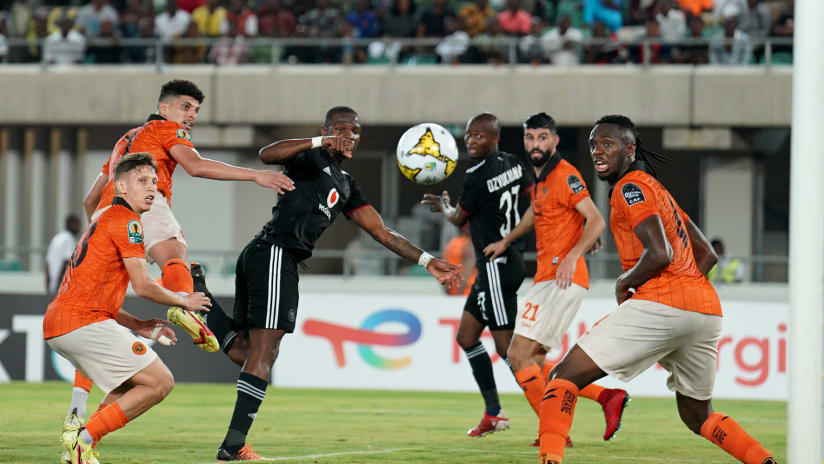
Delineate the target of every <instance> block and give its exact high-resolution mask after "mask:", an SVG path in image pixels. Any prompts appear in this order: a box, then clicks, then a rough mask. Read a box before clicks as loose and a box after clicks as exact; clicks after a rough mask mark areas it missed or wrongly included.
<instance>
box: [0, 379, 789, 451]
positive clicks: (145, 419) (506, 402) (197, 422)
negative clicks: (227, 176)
mask: <svg viewBox="0 0 824 464" xmlns="http://www.w3.org/2000/svg"><path fill="white" fill-rule="evenodd" d="M70 391H71V385H70V384H67V383H57V382H48V383H43V384H26V383H19V382H13V383H6V384H0V408H2V409H0V411H2V414H0V437H2V439H0V462H2V463H57V462H58V461H59V454H60V451H61V449H60V444H59V442H58V435H59V431H60V428H61V424H62V420H63V416H64V415H65V413H66V409H67V408H68V403H69V399H70V395H71V393H70ZM100 399H101V392H100V391H99V390H97V389H96V388H95V389H93V390H92V394H91V396H90V398H89V409H90V410H92V411H93V410H94V409H96V405H97V403H98V402H99V401H100ZM501 400H502V403H503V406H504V408H505V409H506V411H507V412H508V414H509V416H510V417H511V419H512V428H511V429H510V430H507V431H504V432H499V433H495V434H492V435H489V436H487V437H485V438H480V439H470V438H467V437H466V435H465V433H466V430H467V429H469V428H471V427H473V426H474V425H475V424H476V423H477V421H478V420H479V419H480V415H481V412H482V402H481V399H480V396H479V395H477V394H468V393H421V392H414V393H409V392H385V391H380V392H379V391H350V390H295V389H284V388H270V389H269V390H268V392H267V398H266V401H265V402H264V403H263V406H262V407H261V410H260V412H259V414H258V417H257V420H256V421H255V424H254V425H253V426H252V430H251V433H250V435H249V443H251V444H252V445H253V446H254V447H255V450H256V451H258V453H260V454H262V455H263V456H267V457H273V458H276V460H277V461H281V462H304V463H305V462H311V463H315V462H317V463H356V462H357V463H360V462H370V463H371V462H392V463H398V462H410V463H420V462H433V463H459V462H460V463H466V462H472V463H522V462H523V463H536V462H537V461H538V459H537V450H536V449H535V448H532V447H530V446H529V445H530V443H532V441H533V440H534V439H535V437H536V430H537V418H536V417H535V415H534V413H533V412H532V410H531V409H530V408H529V405H528V404H527V402H526V400H525V399H524V398H523V397H522V396H520V395H503V398H502V399H501ZM234 402H235V387H234V385H231V384H180V385H177V386H176V387H175V390H174V391H173V392H172V394H171V395H170V396H169V397H168V398H167V399H166V401H164V402H163V403H161V404H160V405H158V406H156V407H155V408H153V409H151V410H149V411H148V412H147V413H146V414H144V415H143V416H142V417H139V418H138V419H137V420H135V421H134V422H132V423H129V424H128V425H127V426H126V427H125V428H123V429H120V430H118V431H116V432H114V433H112V434H111V435H109V436H107V437H105V438H104V439H103V440H102V441H101V443H100V445H99V446H98V448H97V449H98V451H99V452H100V460H101V463H102V464H114V463H117V464H128V463H169V464H172V463H174V464H179V463H208V462H214V456H215V450H216V449H217V446H218V445H219V444H220V442H221V440H222V439H223V435H224V432H225V430H226V426H227V424H228V423H229V418H230V416H231V413H232V408H233V406H234ZM715 409H716V410H718V411H720V412H723V413H725V414H729V415H730V416H733V417H734V418H735V419H736V420H738V422H740V423H741V424H742V425H743V426H744V427H745V428H747V430H748V431H749V432H750V433H751V434H752V435H753V436H755V437H756V438H757V439H758V440H759V441H761V442H762V443H763V444H764V445H765V446H766V447H767V449H770V450H772V451H773V452H774V453H776V457H777V458H778V459H779V461H781V462H784V461H785V456H786V432H785V430H786V421H787V419H786V405H785V403H783V402H761V401H716V402H715ZM603 427H604V423H603V416H602V414H601V411H600V407H599V406H598V405H597V404H595V403H593V402H592V401H589V400H586V399H580V400H579V402H578V407H577V410H576V416H575V424H574V426H573V428H572V432H571V437H572V439H573V441H574V442H575V447H574V448H572V449H569V450H567V454H566V459H565V461H564V462H565V463H570V464H574V463H587V464H594V463H614V462H619V463H621V462H624V463H702V464H703V463H730V462H734V460H733V459H732V458H730V457H729V456H728V455H726V454H725V453H724V452H722V451H721V450H719V449H718V448H716V447H715V446H713V445H711V444H710V443H709V442H708V441H706V440H705V439H703V438H701V437H698V436H696V435H693V434H692V433H691V432H689V431H688V430H687V429H686V427H684V426H683V425H682V424H681V422H680V420H679V419H678V414H677V412H676V410H675V400H674V399H657V398H656V399H652V398H636V399H634V400H633V401H632V402H631V403H630V404H629V407H628V409H627V411H626V413H625V414H624V421H623V426H622V428H621V431H620V432H618V434H617V435H616V437H615V438H613V439H612V440H611V441H609V442H604V441H603V440H602V439H601V435H602V434H603Z"/></svg>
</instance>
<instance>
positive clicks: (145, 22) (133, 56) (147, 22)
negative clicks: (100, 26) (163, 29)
mask: <svg viewBox="0 0 824 464" xmlns="http://www.w3.org/2000/svg"><path fill="white" fill-rule="evenodd" d="M137 27H138V38H140V39H157V36H156V35H155V33H154V18H150V17H144V18H140V22H138V23H137ZM156 53H157V50H156V49H155V47H154V46H151V45H150V46H141V47H128V48H125V49H124V50H123V55H122V56H124V58H125V60H126V61H127V62H129V63H153V62H154V61H155V60H156Z"/></svg>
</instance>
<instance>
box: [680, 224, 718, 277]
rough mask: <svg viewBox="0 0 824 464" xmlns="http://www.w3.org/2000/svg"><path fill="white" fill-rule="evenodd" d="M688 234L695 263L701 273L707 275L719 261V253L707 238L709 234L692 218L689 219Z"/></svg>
mask: <svg viewBox="0 0 824 464" xmlns="http://www.w3.org/2000/svg"><path fill="white" fill-rule="evenodd" d="M687 235H689V237H690V244H691V245H692V255H693V256H694V257H695V264H696V265H697V266H698V270H700V271H701V273H703V274H704V275H707V273H709V272H710V269H712V267H713V266H715V263H717V262H718V255H717V254H716V253H715V249H714V248H713V247H712V245H711V244H710V241H709V240H707V236H706V235H704V233H703V232H701V229H699V228H698V226H697V225H695V223H694V222H692V219H687Z"/></svg>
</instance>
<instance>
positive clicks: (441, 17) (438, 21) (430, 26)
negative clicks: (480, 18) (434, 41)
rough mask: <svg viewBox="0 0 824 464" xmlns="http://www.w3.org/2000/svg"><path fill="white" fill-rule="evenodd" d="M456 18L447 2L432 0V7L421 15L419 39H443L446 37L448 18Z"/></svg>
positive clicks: (444, 0)
mask: <svg viewBox="0 0 824 464" xmlns="http://www.w3.org/2000/svg"><path fill="white" fill-rule="evenodd" d="M449 16H452V17H454V16H455V12H454V11H453V10H452V9H451V8H449V7H448V6H447V2H446V0H432V6H431V7H429V8H428V9H426V10H424V12H423V13H422V14H421V21H420V23H419V24H418V32H417V36H418V37H443V36H444V35H446V18H447V17H449Z"/></svg>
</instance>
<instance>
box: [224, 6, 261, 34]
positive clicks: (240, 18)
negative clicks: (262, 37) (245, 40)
mask: <svg viewBox="0 0 824 464" xmlns="http://www.w3.org/2000/svg"><path fill="white" fill-rule="evenodd" d="M224 21H226V24H224V26H223V27H222V30H223V31H226V32H230V23H234V24H235V29H234V30H235V31H237V32H236V34H232V35H231V37H234V36H235V35H237V34H241V35H243V36H245V37H256V36H257V35H258V17H257V15H256V14H255V12H254V11H252V10H251V9H249V8H248V7H246V1H245V0H232V2H231V5H230V6H229V9H228V10H226V19H225V20H224Z"/></svg>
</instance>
